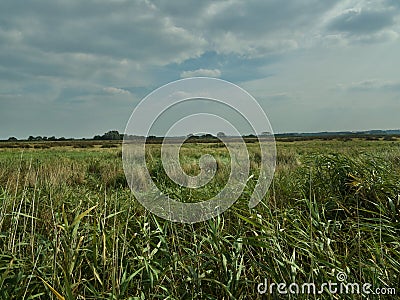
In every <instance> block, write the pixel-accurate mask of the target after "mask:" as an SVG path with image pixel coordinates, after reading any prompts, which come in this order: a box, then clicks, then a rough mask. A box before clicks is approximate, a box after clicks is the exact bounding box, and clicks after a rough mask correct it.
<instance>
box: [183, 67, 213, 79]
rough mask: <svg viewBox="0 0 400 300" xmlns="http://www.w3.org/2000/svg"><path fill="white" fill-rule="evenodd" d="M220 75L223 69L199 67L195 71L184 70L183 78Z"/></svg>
mask: <svg viewBox="0 0 400 300" xmlns="http://www.w3.org/2000/svg"><path fill="white" fill-rule="evenodd" d="M202 76H204V77H220V76H221V71H220V70H218V69H212V70H211V69H197V70H193V71H183V72H182V73H181V78H189V77H202Z"/></svg>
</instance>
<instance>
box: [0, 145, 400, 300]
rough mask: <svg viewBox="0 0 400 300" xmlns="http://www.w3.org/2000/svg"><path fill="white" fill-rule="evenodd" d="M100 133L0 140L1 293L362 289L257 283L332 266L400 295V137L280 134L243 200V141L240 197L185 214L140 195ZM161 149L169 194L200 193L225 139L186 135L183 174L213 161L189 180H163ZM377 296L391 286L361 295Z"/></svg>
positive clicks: (182, 295) (184, 197)
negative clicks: (252, 201) (80, 139)
mask: <svg viewBox="0 0 400 300" xmlns="http://www.w3.org/2000/svg"><path fill="white" fill-rule="evenodd" d="M21 145H22V144H21ZM104 145H106V146H103V147H101V145H91V146H90V147H85V145H83V146H82V145H78V146H75V147H74V146H73V144H72V145H69V146H65V145H64V146H60V145H57V143H53V144H46V143H37V144H36V145H35V144H32V145H30V146H29V147H27V146H26V145H25V148H21V147H20V146H15V145H14V146H13V147H3V148H0V268H1V272H0V299H64V298H65V299H258V298H259V299H261V298H263V297H264V298H265V299H280V298H282V297H283V298H286V299H289V298H290V299H354V298H356V299H357V298H360V299H361V295H350V294H332V293H330V292H329V291H328V290H327V288H326V287H325V291H324V292H323V293H322V294H320V295H306V294H299V295H286V296H285V295H280V294H279V293H278V292H277V291H276V287H275V292H274V293H273V294H271V295H269V293H268V292H267V293H266V294H265V295H260V294H259V293H258V291H257V286H258V284H259V283H264V281H265V280H267V282H268V284H270V283H287V284H288V285H289V284H290V283H293V282H296V283H298V284H299V285H300V284H302V283H306V282H308V283H315V285H316V286H317V287H319V286H320V285H321V284H323V283H327V282H330V281H331V282H338V281H337V278H336V275H337V274H338V273H339V272H344V273H345V274H346V275H347V282H350V283H351V282H357V283H360V284H362V283H370V284H371V285H372V286H373V288H374V289H376V288H396V293H397V295H398V294H399V293H400V288H399V286H400V222H399V221H400V210H399V209H400V141H399V140H396V141H383V140H380V141H366V140H361V139H353V140H352V141H340V140H331V141H322V140H311V141H296V142H278V143H277V167H276V172H275V177H274V179H273V182H272V184H271V187H270V189H269V191H268V194H267V195H266V196H265V199H264V200H263V201H262V202H261V203H260V204H259V205H258V206H256V207H255V208H254V209H249V208H248V206H247V203H248V200H249V198H250V195H251V193H252V190H253V188H254V186H255V183H256V181H257V176H258V169H259V164H260V159H259V154H258V144H257V143H249V144H248V149H249V153H250V158H251V166H250V167H251V173H252V174H253V175H254V177H252V178H251V179H249V181H248V184H247V186H246V188H245V190H244V192H243V194H242V196H241V197H240V198H239V199H238V201H237V202H236V203H235V205H233V206H232V207H231V208H230V209H229V210H227V211H226V212H225V213H223V214H222V215H220V216H218V217H216V218H214V219H211V220H209V221H205V222H201V223H195V224H192V225H190V224H181V223H172V222H169V221H166V220H163V219H161V218H158V217H156V216H154V215H153V214H151V213H149V212H148V211H147V210H146V209H145V208H144V207H142V205H141V204H140V203H138V202H137V201H136V200H135V199H134V197H133V195H132V194H131V192H130V189H129V187H128V186H127V183H126V180H125V176H124V172H123V168H122V160H121V146H120V145H114V144H112V143H107V144H104ZM159 147H160V146H159V145H149V150H148V153H147V154H148V155H147V157H148V167H149V170H150V174H151V176H152V177H153V179H154V180H155V181H156V182H157V186H158V187H159V188H160V189H161V190H163V191H164V192H165V193H166V194H168V195H170V196H171V197H174V198H176V199H179V200H180V201H200V200H202V199H205V198H210V197H212V196H214V195H215V194H216V193H218V191H219V189H221V188H223V186H224V184H225V183H226V176H227V175H228V174H229V171H230V170H229V157H228V156H227V155H228V154H227V151H226V149H225V148H224V147H222V146H221V145H219V144H215V143H207V144H201V143H197V144H196V143H193V144H185V145H184V146H183V149H182V152H181V154H182V156H181V163H182V166H183V169H184V170H186V172H187V173H188V174H192V175H195V174H197V173H198V171H199V168H198V160H197V159H198V158H199V155H200V154H201V153H210V154H212V155H214V156H215V158H216V160H217V162H218V166H219V169H218V172H217V174H216V176H215V178H214V179H213V180H212V181H211V182H210V183H209V184H208V185H207V186H205V187H203V188H200V189H196V190H194V189H189V188H181V187H179V186H178V185H176V184H174V183H173V182H172V181H171V180H170V179H169V178H167V176H166V174H165V173H164V172H163V169H162V165H161V164H160V156H159V155H160V154H159ZM385 297H386V298H387V299H394V298H396V296H393V295H391V296H389V295H385V296H377V295H369V299H385ZM397 297H398V296H397ZM364 298H365V297H364ZM365 299H366V298H365Z"/></svg>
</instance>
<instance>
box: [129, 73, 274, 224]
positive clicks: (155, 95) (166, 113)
mask: <svg viewBox="0 0 400 300" xmlns="http://www.w3.org/2000/svg"><path fill="white" fill-rule="evenodd" d="M157 126H158V127H157ZM186 128H190V130H191V131H192V132H193V133H196V134H198V133H203V134H214V135H215V132H220V131H222V130H221V129H224V130H226V131H229V132H230V134H229V135H224V134H222V135H219V136H218V138H219V140H220V141H221V142H222V143H223V144H224V145H225V147H226V148H227V150H228V152H229V157H230V165H229V166H230V174H229V178H227V181H226V184H225V186H224V188H223V189H222V190H221V191H219V193H218V194H217V195H216V196H214V197H212V198H211V199H201V200H202V201H201V202H196V203H190V202H185V201H184V200H186V199H174V198H172V197H170V196H168V195H167V194H165V193H164V192H163V191H161V190H160V189H159V187H158V186H157V184H156V183H157V182H156V179H157V178H154V176H153V177H152V176H151V174H150V173H151V170H149V169H148V167H147V162H146V158H147V156H148V153H146V146H147V142H146V138H143V136H144V137H149V136H150V135H154V132H160V130H161V131H162V132H161V133H158V134H157V136H163V142H162V145H161V158H160V159H161V163H162V167H163V169H164V171H165V174H166V175H167V176H168V178H169V179H171V180H172V181H173V182H175V183H176V184H178V185H179V186H181V187H184V188H190V189H198V188H201V187H203V186H205V185H206V184H208V183H209V182H210V181H211V180H212V179H213V178H214V177H215V175H216V173H217V171H218V163H217V161H216V159H215V158H214V157H213V156H211V155H209V154H205V155H200V154H201V153H196V155H197V156H200V158H199V168H200V173H199V174H198V175H197V176H191V175H188V174H186V173H185V171H184V169H183V168H182V166H181V161H180V156H181V151H180V150H181V147H182V145H183V143H185V141H186V140H187V139H188V136H187V135H182V129H186ZM138 130H141V132H142V133H143V135H142V137H140V136H135V134H137V132H138ZM157 130H158V131H157ZM249 130H250V132H252V133H253V134H254V135H257V137H258V141H259V143H258V146H259V153H260V155H259V158H258V159H259V164H260V170H259V176H258V179H257V183H256V185H255V188H254V191H253V193H252V195H251V197H250V199H249V204H248V205H249V207H250V208H253V207H255V206H256V205H257V204H258V203H259V202H260V201H261V200H262V198H263V197H264V196H265V194H266V193H267V190H268V188H269V186H270V184H271V181H272V178H273V174H274V171H275V157H276V148H275V139H274V135H273V131H272V128H271V125H270V123H269V120H268V118H267V116H266V114H265V112H264V110H263V109H262V108H261V106H260V105H259V103H258V102H257V101H256V100H255V99H254V98H253V97H252V96H251V95H250V94H249V93H248V92H246V91H245V90H243V89H242V88H240V87H238V86H237V85H235V84H233V83H230V82H228V81H225V80H221V79H215V78H208V77H195V78H187V79H182V80H178V81H174V82H171V83H168V84H166V85H164V86H162V87H160V88H158V89H156V90H154V91H153V92H152V93H150V94H149V95H148V96H146V97H145V98H144V99H143V100H142V101H141V102H140V103H139V104H138V105H137V106H136V107H135V109H134V111H133V113H132V115H131V117H130V119H129V121H128V123H127V125H126V129H125V133H124V141H123V146H122V158H123V167H124V172H125V176H126V178H127V182H128V184H129V186H130V189H131V191H132V193H133V194H134V196H135V197H136V199H137V200H138V201H139V202H140V203H141V204H142V205H143V206H144V207H145V208H147V209H148V210H149V211H151V212H152V213H154V214H156V215H157V216H159V217H162V218H164V219H167V220H170V221H176V222H182V223H195V222H200V221H204V220H207V219H210V218H212V217H215V216H217V215H219V214H221V213H223V212H224V211H225V210H227V209H228V208H229V207H230V206H231V205H233V204H234V202H235V201H236V200H237V199H238V198H239V197H240V196H241V195H242V192H243V190H244V188H245V187H246V184H247V182H248V180H249V178H250V177H251V176H250V174H249V173H250V156H249V153H248V150H247V147H246V143H245V141H244V139H243V138H242V137H243V136H244V135H247V134H248V132H249ZM262 132H263V133H264V134H263V135H262V136H261V135H259V134H260V133H262Z"/></svg>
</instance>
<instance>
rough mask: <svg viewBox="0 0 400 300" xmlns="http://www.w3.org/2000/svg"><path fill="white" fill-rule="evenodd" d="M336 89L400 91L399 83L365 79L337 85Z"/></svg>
mask: <svg viewBox="0 0 400 300" xmlns="http://www.w3.org/2000/svg"><path fill="white" fill-rule="evenodd" d="M338 87H339V89H341V90H347V91H383V90H385V91H400V81H398V80H382V79H367V80H362V81H357V82H352V83H350V84H339V85H338Z"/></svg>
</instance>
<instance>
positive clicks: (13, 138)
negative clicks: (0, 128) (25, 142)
mask: <svg viewBox="0 0 400 300" xmlns="http://www.w3.org/2000/svg"><path fill="white" fill-rule="evenodd" d="M8 141H9V142H16V141H18V139H17V138H16V137H13V136H11V137H9V138H8Z"/></svg>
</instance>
